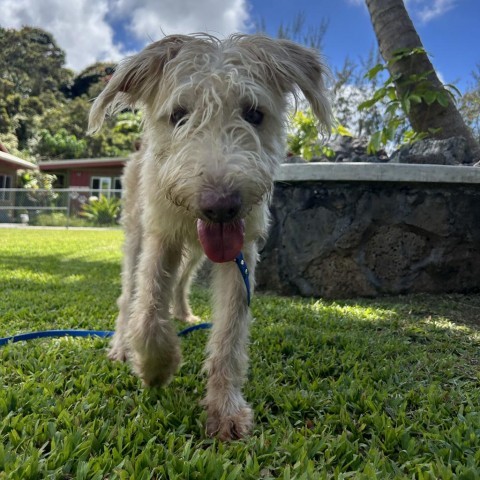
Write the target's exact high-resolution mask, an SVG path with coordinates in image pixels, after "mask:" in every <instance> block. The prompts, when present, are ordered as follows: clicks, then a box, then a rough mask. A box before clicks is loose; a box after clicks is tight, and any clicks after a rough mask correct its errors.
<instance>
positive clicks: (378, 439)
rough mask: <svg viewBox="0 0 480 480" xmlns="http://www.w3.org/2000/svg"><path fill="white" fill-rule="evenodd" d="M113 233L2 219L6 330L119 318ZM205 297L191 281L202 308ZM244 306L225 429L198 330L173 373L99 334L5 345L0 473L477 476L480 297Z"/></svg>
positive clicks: (105, 324)
mask: <svg viewBox="0 0 480 480" xmlns="http://www.w3.org/2000/svg"><path fill="white" fill-rule="evenodd" d="M121 242H122V233H121V232H120V231H72V230H70V231H66V230H28V229H27V230H26V229H12V230H9V229H0V288H1V295H0V336H7V335H12V334H15V333H19V332H25V331H31V330H39V329H47V328H89V329H90V328H91V329H113V327H114V321H115V315H116V306H115V300H116V297H117V296H118V294H119V291H120V277H119V274H120V259H121V254H120V246H121ZM208 298H209V297H208V294H207V293H206V292H205V291H203V290H201V289H196V290H195V291H194V293H193V298H192V303H193V307H194V311H195V313H197V314H199V315H200V316H201V317H202V318H203V319H204V320H205V321H208V319H209V315H210V307H209V303H208ZM252 310H253V315H254V317H255V322H254V323H253V325H252V336H251V347H250V357H251V364H250V371H249V380H248V383H247V385H246V388H245V395H246V398H247V399H248V400H249V402H250V403H251V404H252V406H253V408H254V412H255V428H254V431H253V433H252V435H251V436H250V437H249V438H247V439H246V440H244V441H238V442H233V443H230V444H223V443H220V442H218V441H216V440H211V439H209V438H207V437H206V436H205V433H204V424H205V413H204V411H203V410H202V408H201V407H200V406H199V400H200V399H201V398H202V396H203V394H204V389H205V378H204V376H203V374H202V371H201V365H202V360H203V351H204V347H205V343H206V338H207V335H208V332H206V331H197V332H194V333H192V334H190V335H189V336H188V337H185V338H183V339H182V344H183V350H184V364H183V366H182V368H181V370H180V372H179V373H178V374H177V376H176V377H175V379H174V380H173V382H172V383H171V385H170V386H169V387H167V388H165V389H144V388H143V387H142V386H141V383H140V381H139V380H138V379H137V378H136V377H134V376H133V375H132V374H131V373H130V371H129V368H128V366H127V365H123V364H119V363H112V362H110V361H108V360H107V359H106V356H105V346H106V342H107V341H106V340H102V339H98V338H97V339H78V338H77V339H72V338H64V339H46V340H36V341H31V342H28V343H17V344H10V345H7V346H5V347H3V348H0V382H1V386H0V479H3V478H5V479H6V478H8V479H22V480H25V479H33V478H38V479H45V478H58V479H118V478H120V479H149V478H154V479H163V478H165V479H205V480H216V479H226V480H227V479H228V480H233V479H239V480H247V479H252V480H257V479H273V478H281V479H317V478H318V479H323V478H335V479H343V478H354V479H374V478H379V479H385V478H392V479H402V478H405V479H412V478H418V479H439V478H440V479H450V478H458V479H478V478H480V382H479V380H480V374H479V361H480V335H479V317H480V296H474V295H470V296H460V295H443V296H427V295H423V296H413V297H410V296H408V297H401V298H388V299H382V300H361V301H348V302H326V301H321V300H319V301H317V300H305V299H297V298H277V297H267V296H259V295H257V296H255V297H254V299H253V302H252ZM178 327H179V329H180V328H181V326H180V325H178Z"/></svg>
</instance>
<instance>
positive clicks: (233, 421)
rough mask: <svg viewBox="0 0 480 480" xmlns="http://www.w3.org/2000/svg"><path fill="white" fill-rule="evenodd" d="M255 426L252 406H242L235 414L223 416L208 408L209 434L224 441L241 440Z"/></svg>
mask: <svg viewBox="0 0 480 480" xmlns="http://www.w3.org/2000/svg"><path fill="white" fill-rule="evenodd" d="M252 427H253V413H252V410H251V408H250V407H248V406H245V407H242V408H241V409H240V410H239V411H238V412H237V413H235V414H234V415H226V416H221V415H219V413H218V412H213V411H210V410H208V418H207V435H209V436H210V437H217V438H218V439H219V440H221V441H223V442H228V441H231V440H239V439H241V438H243V437H245V436H247V435H248V434H249V433H250V432H251V430H252Z"/></svg>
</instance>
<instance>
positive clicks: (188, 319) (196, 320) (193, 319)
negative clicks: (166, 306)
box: [178, 313, 202, 325]
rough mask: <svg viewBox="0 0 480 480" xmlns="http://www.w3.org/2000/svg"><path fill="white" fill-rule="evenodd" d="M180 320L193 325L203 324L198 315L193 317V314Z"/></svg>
mask: <svg viewBox="0 0 480 480" xmlns="http://www.w3.org/2000/svg"><path fill="white" fill-rule="evenodd" d="M178 320H181V321H182V322H185V323H190V324H192V325H193V324H195V323H201V322H202V319H201V318H200V317H197V316H196V315H193V313H191V314H190V315H186V316H184V317H183V318H179V319H178Z"/></svg>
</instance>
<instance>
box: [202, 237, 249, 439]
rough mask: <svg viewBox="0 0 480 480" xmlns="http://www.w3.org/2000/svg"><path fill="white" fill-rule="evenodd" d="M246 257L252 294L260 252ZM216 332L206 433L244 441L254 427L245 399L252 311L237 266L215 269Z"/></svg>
mask: <svg viewBox="0 0 480 480" xmlns="http://www.w3.org/2000/svg"><path fill="white" fill-rule="evenodd" d="M243 254H244V257H245V260H246V262H247V266H248V268H249V270H250V282H251V283H250V289H251V291H253V282H254V277H253V275H254V268H255V263H256V261H257V248H256V245H255V244H254V243H253V242H252V243H250V244H248V245H246V246H245V247H244V250H243ZM213 295H214V312H213V329H212V334H211V337H210V340H209V342H208V347H207V353H208V358H207V361H206V364H205V369H206V371H207V373H208V385H207V395H206V397H205V399H204V401H203V404H204V405H205V407H206V409H207V413H208V419H207V433H208V434H209V435H211V436H213V435H215V436H217V437H218V438H220V439H221V440H232V439H236V438H241V437H243V436H245V435H246V434H247V433H249V431H250V429H251V427H252V417H253V415H252V411H251V409H250V407H249V406H248V404H247V402H246V401H245V400H244V398H243V395H242V386H243V383H244V380H245V375H246V371H247V367H248V355H247V342H248V328H249V323H250V311H249V307H248V305H247V295H246V289H245V284H244V282H243V279H242V276H241V274H240V272H239V271H238V267H237V265H236V264H235V263H234V262H227V263H222V264H215V265H214V276H213Z"/></svg>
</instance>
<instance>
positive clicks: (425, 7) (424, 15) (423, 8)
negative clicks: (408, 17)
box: [407, 0, 457, 23]
mask: <svg viewBox="0 0 480 480" xmlns="http://www.w3.org/2000/svg"><path fill="white" fill-rule="evenodd" d="M456 3H457V2H456V0H433V1H432V0H410V1H408V2H407V5H409V6H410V5H411V6H412V9H413V13H414V15H415V16H417V17H418V18H419V19H420V21H421V22H423V23H428V22H429V21H430V20H433V19H435V18H438V17H441V16H442V15H445V13H447V12H448V11H450V10H451V9H452V8H454V7H455V6H456Z"/></svg>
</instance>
